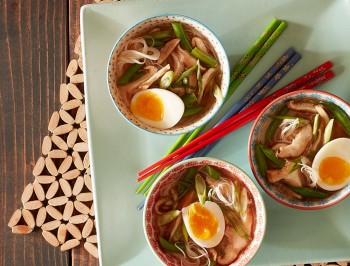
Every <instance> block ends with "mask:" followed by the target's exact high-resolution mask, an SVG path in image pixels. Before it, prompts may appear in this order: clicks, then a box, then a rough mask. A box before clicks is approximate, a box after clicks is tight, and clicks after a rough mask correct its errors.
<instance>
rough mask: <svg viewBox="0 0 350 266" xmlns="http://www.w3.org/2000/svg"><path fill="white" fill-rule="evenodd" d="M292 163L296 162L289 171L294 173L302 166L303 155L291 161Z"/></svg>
mask: <svg viewBox="0 0 350 266" xmlns="http://www.w3.org/2000/svg"><path fill="white" fill-rule="evenodd" d="M291 162H292V163H294V165H293V167H292V169H291V170H290V172H289V173H293V172H294V171H295V170H297V169H298V168H300V165H301V157H299V158H297V159H295V160H292V161H291Z"/></svg>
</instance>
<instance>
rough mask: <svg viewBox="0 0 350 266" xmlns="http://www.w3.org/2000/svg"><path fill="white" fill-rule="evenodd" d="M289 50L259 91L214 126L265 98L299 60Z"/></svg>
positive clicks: (197, 154) (295, 53) (211, 145)
mask: <svg viewBox="0 0 350 266" xmlns="http://www.w3.org/2000/svg"><path fill="white" fill-rule="evenodd" d="M290 49H292V51H293V53H292V54H290V56H289V57H290V58H289V57H287V56H286V54H287V53H285V54H283V55H282V57H281V59H285V57H287V59H289V60H288V61H287V62H285V64H283V65H279V68H278V69H277V71H276V72H275V73H274V74H273V75H272V76H270V75H269V74H270V73H269V72H267V74H265V76H264V77H268V78H267V79H266V81H267V82H266V83H265V84H261V86H262V88H260V90H257V91H256V94H255V95H251V97H250V98H249V100H248V101H247V102H246V104H245V105H242V106H240V108H239V109H238V110H236V111H235V112H230V111H229V112H228V113H227V114H226V115H225V116H224V117H223V118H222V119H221V120H220V121H219V122H218V123H217V124H216V125H215V126H218V125H220V124H221V123H223V122H224V121H226V120H227V119H229V118H230V117H231V116H232V115H234V114H236V113H238V112H240V111H242V110H244V109H246V108H247V107H249V106H252V105H253V104H254V103H256V102H258V101H259V100H261V99H262V98H263V97H264V96H265V94H266V93H267V92H268V91H269V90H270V89H272V88H273V87H274V86H275V85H276V84H277V82H278V81H280V80H281V78H283V77H284V76H285V75H286V74H287V73H288V72H289V71H290V70H291V69H292V68H293V66H294V65H295V64H296V63H297V62H298V61H299V60H300V58H301V55H300V54H299V53H297V52H296V51H295V50H294V49H293V48H290ZM290 49H288V50H287V52H289V51H290ZM277 62H280V60H278V61H277ZM258 84H259V82H258ZM215 145H216V142H213V143H212V144H210V145H207V146H206V147H204V148H203V149H201V150H199V151H198V152H197V153H196V154H191V155H190V156H187V157H186V158H185V159H189V158H192V157H200V156H204V155H205V154H207V153H208V152H209V151H210V150H211V149H212V148H213V147H214V146H215Z"/></svg>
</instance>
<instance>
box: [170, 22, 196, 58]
mask: <svg viewBox="0 0 350 266" xmlns="http://www.w3.org/2000/svg"><path fill="white" fill-rule="evenodd" d="M171 25H172V27H173V29H174V32H175V35H176V37H178V38H179V39H180V45H181V47H182V48H183V49H185V50H187V51H189V52H191V51H192V45H191V43H190V41H189V39H188V37H187V34H186V32H185V31H184V29H183V27H182V24H181V22H173V23H171Z"/></svg>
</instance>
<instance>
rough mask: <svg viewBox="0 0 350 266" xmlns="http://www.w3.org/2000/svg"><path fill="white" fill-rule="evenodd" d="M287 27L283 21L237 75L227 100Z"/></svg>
mask: <svg viewBox="0 0 350 266" xmlns="http://www.w3.org/2000/svg"><path fill="white" fill-rule="evenodd" d="M287 26H288V24H287V23H286V22H284V21H282V22H281V23H280V24H279V25H278V27H277V29H276V30H275V31H274V32H273V33H272V34H271V36H270V37H269V38H268V39H267V40H266V42H265V43H264V44H263V45H262V46H261V48H260V49H259V50H258V51H257V53H256V54H255V55H254V57H253V58H252V59H251V60H250V61H249V63H248V64H246V66H245V67H244V68H243V69H242V71H241V72H240V74H238V75H237V78H235V79H234V80H232V81H231V83H230V87H229V90H228V93H227V96H226V99H228V98H229V97H230V96H231V95H232V93H233V92H234V91H235V90H236V89H237V88H238V86H239V85H240V84H241V83H242V82H243V80H244V79H245V78H246V77H247V75H248V74H249V72H250V71H252V69H253V68H254V67H255V65H256V64H257V63H258V62H259V61H260V59H261V58H262V57H263V56H264V55H265V54H266V52H267V51H268V50H269V49H270V47H271V46H272V45H273V44H274V43H275V42H276V40H277V39H278V37H279V36H280V35H281V34H282V33H283V32H284V31H285V29H286V28H287Z"/></svg>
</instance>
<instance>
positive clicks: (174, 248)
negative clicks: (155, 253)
mask: <svg viewBox="0 0 350 266" xmlns="http://www.w3.org/2000/svg"><path fill="white" fill-rule="evenodd" d="M159 244H160V246H161V247H162V248H164V249H165V250H167V251H170V252H177V253H183V252H184V251H185V246H184V245H183V244H181V243H178V244H175V243H171V242H169V241H168V240H166V239H165V238H163V237H161V236H159Z"/></svg>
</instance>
